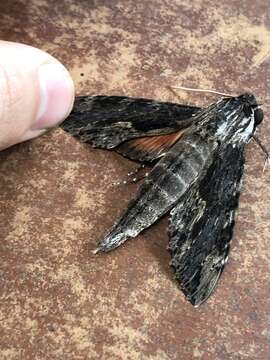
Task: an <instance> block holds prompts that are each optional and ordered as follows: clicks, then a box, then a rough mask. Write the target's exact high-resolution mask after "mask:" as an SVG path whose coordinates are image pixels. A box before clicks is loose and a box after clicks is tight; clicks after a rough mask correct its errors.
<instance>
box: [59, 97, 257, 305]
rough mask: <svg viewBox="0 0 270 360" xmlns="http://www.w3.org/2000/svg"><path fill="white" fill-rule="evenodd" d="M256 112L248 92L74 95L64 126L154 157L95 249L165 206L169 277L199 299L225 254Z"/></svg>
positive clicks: (118, 239) (146, 158)
mask: <svg viewBox="0 0 270 360" xmlns="http://www.w3.org/2000/svg"><path fill="white" fill-rule="evenodd" d="M262 118H263V113H262V110H261V109H260V108H259V107H258V105H257V102H256V99H255V97H254V96H253V95H252V94H243V95H240V96H238V97H226V98H222V99H220V100H218V101H217V102H216V103H213V104H211V105H210V106H209V107H207V108H204V109H200V108H198V107H190V106H184V105H179V104H173V103H162V102H156V101H153V100H147V99H136V98H128V97H117V96H94V97H81V98H78V99H77V102H76V104H75V108H74V110H73V112H72V114H71V115H70V117H69V118H68V119H67V120H65V122H64V123H63V125H62V127H63V129H64V130H67V131H68V132H70V133H71V134H73V135H74V136H77V137H79V139H80V140H81V141H87V142H91V143H92V144H93V145H94V146H97V147H101V148H106V149H115V150H116V151H118V152H120V153H121V154H123V155H124V156H127V157H130V158H132V159H135V160H137V161H141V162H150V163H152V164H153V168H152V170H151V172H150V173H149V175H148V176H147V177H146V178H145V180H144V182H143V184H142V185H141V188H140V189H139V192H138V194H137V196H136V198H135V199H134V200H132V201H131V202H130V204H129V205H128V207H127V209H126V210H125V211H124V213H123V214H122V216H121V217H120V219H119V220H118V221H117V222H116V223H115V225H114V226H113V228H112V229H111V230H110V231H109V233H108V234H107V235H106V236H105V238H104V239H103V240H102V241H101V242H100V243H99V244H98V248H97V250H96V251H97V252H99V251H103V252H108V251H111V250H113V249H115V248H116V247H118V246H119V245H121V244H122V243H124V242H125V241H126V240H127V239H129V238H133V237H136V236H137V235H138V234H140V232H142V231H143V230H144V229H146V228H148V227H150V226H151V225H152V224H153V223H155V222H156V221H157V220H158V219H159V218H160V217H162V216H163V215H164V214H166V213H170V221H169V251H170V253H171V256H172V262H171V265H172V266H173V268H174V270H175V277H176V279H177V281H178V282H179V284H180V287H181V288H182V290H183V292H184V294H185V296H186V297H187V299H188V300H189V301H190V302H191V303H192V304H193V305H199V304H201V303H203V302H204V301H205V300H206V299H207V298H208V297H209V296H210V295H211V294H212V292H213V290H214V288H215V286H216V284H217V282H218V279H219V277H220V275H221V273H222V270H223V268H224V265H225V263H226V261H227V258H228V253H229V246H230V241H231V238H232V234H233V226H234V218H235V212H236V209H237V206H238V198H239V192H240V183H241V177H242V174H243V166H244V150H245V145H246V144H247V143H248V142H249V140H250V138H251V137H252V135H253V134H254V132H255V130H256V126H257V125H258V124H259V123H260V122H261V121H262Z"/></svg>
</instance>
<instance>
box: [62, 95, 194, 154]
mask: <svg viewBox="0 0 270 360" xmlns="http://www.w3.org/2000/svg"><path fill="white" fill-rule="evenodd" d="M198 110H199V108H198V107H194V106H187V105H180V104H174V103H169V102H158V101H154V100H149V99H140V98H130V97H125V96H79V97H77V98H76V100H75V104H74V108H73V111H72V112H71V114H70V116H69V117H68V118H67V119H66V120H65V121H64V122H63V123H62V124H61V127H62V128H63V129H64V130H65V131H67V132H69V133H71V134H72V135H74V136H77V137H78V138H79V139H80V140H81V141H83V142H90V143H91V144H92V145H93V146H96V147H100V148H104V149H113V148H115V147H116V146H118V145H119V144H121V143H123V142H124V141H127V140H130V139H134V138H138V137H142V136H155V135H162V134H169V133H173V132H175V131H178V130H180V129H183V128H186V127H188V126H189V125H190V124H191V122H192V119H191V117H192V115H193V114H195V113H196V112H198Z"/></svg>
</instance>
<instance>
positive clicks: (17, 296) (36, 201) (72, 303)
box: [0, 0, 270, 360]
mask: <svg viewBox="0 0 270 360" xmlns="http://www.w3.org/2000/svg"><path fill="white" fill-rule="evenodd" d="M0 14H1V15H0V38H2V39H6V40H13V41H21V42H25V43H27V44H31V45H34V46H37V47H40V48H42V49H44V50H47V51H49V52H50V53H51V54H53V55H54V56H56V57H58V58H59V59H60V60H61V61H62V62H63V63H64V64H65V65H66V66H67V67H68V69H69V70H70V71H71V73H72V75H73V78H74V80H75V83H76V89H77V94H86V93H88V94H101V93H102V94H119V95H122V94H125V95H129V96H144V97H151V98H155V99H160V100H173V101H179V102H182V103H196V104H198V105H204V104H208V103H209V102H211V101H213V100H214V99H216V97H210V96H206V95H200V94H195V93H184V92H179V94H177V95H176V94H173V93H171V92H169V91H168V90H167V89H166V87H165V85H166V84H171V85H174V84H183V85H186V86H193V87H201V88H203V87H204V88H205V87H207V88H215V89H218V90H221V91H226V92H228V91H229V92H233V93H235V92H236V93H241V92H242V91H243V90H249V91H252V92H253V93H254V94H256V96H257V97H258V98H259V99H260V101H261V102H263V103H265V106H264V109H265V121H264V124H263V125H262V126H261V128H260V130H259V136H260V138H261V140H262V141H263V142H264V143H265V144H267V143H268V137H269V135H270V125H269V123H270V115H268V114H270V92H269V82H270V76H269V70H270V16H269V4H268V1H265V0H257V1H254V0H243V1H241V0H230V1H223V2H218V1H214V0H195V1H188V0H183V1H180V0H144V1H132V0H123V1H120V0H116V1H109V0H107V1H86V0H77V1H76V0H69V1H52V0H30V1H23V0H17V1H15V0H9V1H1V2H0ZM22 111H23V109H22ZM268 148H270V146H269V145H268ZM135 167H136V165H135V164H134V163H132V162H131V161H128V160H126V159H123V158H121V156H119V155H117V154H114V153H111V152H106V151H101V150H94V149H91V147H90V146H87V145H82V144H80V143H79V142H77V141H76V140H75V139H73V138H71V137H70V136H69V135H68V134H66V133H64V132H63V131H61V130H60V129H57V130H54V131H51V132H50V133H48V134H47V135H45V136H43V137H41V138H39V139H37V140H34V141H31V142H27V143H24V144H21V145H18V146H15V147H13V148H11V149H8V150H6V151H3V152H1V153H0V174H1V175H0V189H1V190H0V191H1V193H0V234H1V235H0V236H1V239H0V258H1V259H0V269H1V270H0V359H1V360H15V359H16V360H17V359H23V360H28V359H37V360H43V359H44V360H49V359H50V360H60V359H61V360H77V359H78V360H83V359H112V360H119V359H125V360H126V359H127V360H129V359H132V360H142V359H153V360H169V359H172V360H182V359H183V360H190V359H203V360H229V359H233V360H240V359H241V360H242V359H243V360H251V359H252V360H253V359H255V360H268V359H269V358H270V355H269V354H270V304H269V295H270V284H269V271H270V260H269V246H270V229H269V224H270V219H269V217H270V192H269V176H270V170H269V169H268V170H267V171H265V173H262V169H263V158H262V156H261V153H260V151H259V150H258V148H257V146H256V144H254V143H253V142H251V143H250V144H249V146H248V150H247V166H246V172H245V177H244V184H243V191H242V195H241V204H240V211H239V216H238V221H237V225H236V230H235V236H234V239H233V246H232V251H231V256H230V261H229V264H228V265H227V267H226V270H225V272H224V275H223V277H222V279H221V281H220V284H219V287H218V289H217V291H216V292H215V294H214V296H212V297H211V299H210V300H209V301H208V302H207V303H206V304H205V305H203V306H201V307H200V308H199V309H194V308H193V307H192V306H191V305H190V304H189V303H188V302H187V301H186V300H185V299H184V296H183V295H182V293H181V292H180V291H179V289H178V288H177V285H176V283H175V282H174V281H173V280H172V271H171V269H170V268H169V260H170V259H169V254H168V253H167V251H166V245H167V242H168V238H167V234H166V224H167V221H166V219H163V220H162V221H161V222H160V223H159V224H156V225H155V226H153V227H152V228H151V229H150V230H149V231H146V232H145V233H144V234H143V235H141V236H139V237H138V238H137V239H135V240H133V241H130V242H128V243H126V244H125V245H124V246H123V247H122V248H120V249H119V250H117V251H115V252H112V253H110V254H108V255H101V256H94V255H93V254H92V253H91V251H90V250H91V249H93V248H95V245H96V243H97V241H98V240H99V239H100V238H101V237H102V235H103V234H104V233H105V232H106V231H107V230H108V229H109V227H110V226H111V225H112V224H113V222H114V221H115V219H116V218H117V216H118V215H119V214H120V213H121V211H122V209H123V208H124V207H125V205H126V204H127V202H128V201H129V200H130V199H131V198H132V196H133V194H134V192H135V190H136V188H137V185H130V186H127V187H120V188H117V187H114V186H113V185H112V182H114V181H118V180H121V179H123V178H125V176H126V174H127V172H128V171H130V170H131V169H134V168H135Z"/></svg>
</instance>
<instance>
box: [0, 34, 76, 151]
mask: <svg viewBox="0 0 270 360" xmlns="http://www.w3.org/2000/svg"><path fill="white" fill-rule="evenodd" d="M73 102H74V84H73V81H72V79H71V76H70V74H69V72H68V71H67V69H66V68H65V67H64V66H63V65H62V64H61V63H60V62H59V61H58V60H57V59H55V58H54V57H52V56H51V55H49V54H48V53H46V52H44V51H41V50H39V49H36V48H33V47H31V46H27V45H23V44H18V43H12V42H7V41H0V150H3V149H5V148H7V147H9V146H12V145H14V144H17V143H20V142H23V141H26V140H29V139H32V138H35V137H37V136H39V135H42V134H43V133H44V132H46V130H47V129H50V128H52V127H54V126H56V125H58V124H59V123H61V122H62V121H63V120H64V119H65V118H66V117H67V116H68V114H69V113H70V111H71V109H72V106H73Z"/></svg>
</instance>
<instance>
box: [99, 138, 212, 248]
mask: <svg viewBox="0 0 270 360" xmlns="http://www.w3.org/2000/svg"><path fill="white" fill-rule="evenodd" d="M213 146H214V144H213V143H210V142H208V141H206V140H205V139H202V138H201V137H200V135H197V134H190V135H186V136H183V137H182V138H181V140H179V141H178V142H177V143H176V144H175V145H174V146H173V147H172V148H171V149H170V151H168V152H167V153H166V155H165V156H164V157H163V158H162V159H161V160H160V161H159V162H158V163H157V164H156V166H155V167H154V168H153V169H152V171H151V172H150V174H149V176H148V177H147V178H146V180H145V182H144V184H143V185H142V187H141V189H140V191H139V193H138V195H137V197H136V199H135V200H133V201H131V203H130V204H129V206H128V208H127V210H126V211H125V212H124V214H123V215H122V217H121V218H120V220H119V221H118V222H117V223H116V224H115V225H114V227H113V228H112V230H111V231H110V233H109V234H108V235H107V236H106V237H105V238H104V240H103V241H101V242H100V244H99V245H98V248H97V251H110V250H112V249H114V248H116V247H117V246H119V245H121V244H122V243H123V242H124V241H126V240H127V239H128V238H130V237H135V236H137V235H138V234H139V233H140V232H141V231H142V230H144V229H146V228H148V227H149V226H151V225H152V224H153V223H154V222H155V221H156V220H158V219H159V218H160V217H161V216H163V215H164V214H166V213H167V212H168V211H169V210H170V209H171V208H172V207H173V206H174V205H175V204H176V203H177V202H178V200H179V199H180V198H181V196H182V195H183V194H184V193H185V192H186V191H187V190H188V189H189V188H190V186H191V185H192V184H193V183H194V181H196V180H197V178H198V177H199V176H200V175H201V173H202V172H203V171H204V169H205V167H206V164H209V161H211V159H210V158H211V154H212V153H213Z"/></svg>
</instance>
